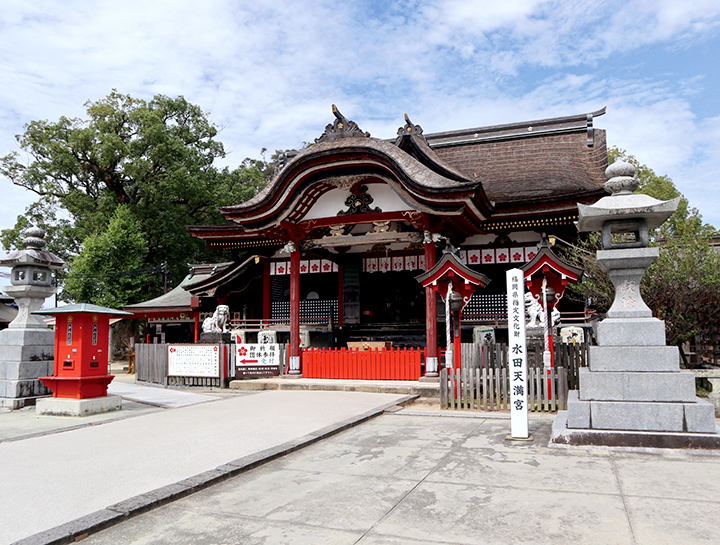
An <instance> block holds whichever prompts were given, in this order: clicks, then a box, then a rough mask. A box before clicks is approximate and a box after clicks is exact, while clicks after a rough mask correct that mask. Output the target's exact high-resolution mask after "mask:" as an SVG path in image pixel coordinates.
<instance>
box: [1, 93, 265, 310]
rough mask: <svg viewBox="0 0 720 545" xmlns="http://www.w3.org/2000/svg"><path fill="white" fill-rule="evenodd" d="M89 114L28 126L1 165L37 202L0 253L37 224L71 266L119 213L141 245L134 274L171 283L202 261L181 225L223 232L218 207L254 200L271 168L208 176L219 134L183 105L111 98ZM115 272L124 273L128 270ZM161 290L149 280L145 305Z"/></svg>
mask: <svg viewBox="0 0 720 545" xmlns="http://www.w3.org/2000/svg"><path fill="white" fill-rule="evenodd" d="M85 106H86V112H87V116H86V117H85V118H84V119H78V118H72V119H71V118H66V117H61V118H60V119H59V120H58V121H55V122H50V121H32V122H30V123H28V124H27V125H26V126H25V132H24V133H23V134H22V135H19V136H18V137H17V139H18V143H19V145H20V148H21V149H22V151H23V152H24V153H23V154H22V155H21V153H19V152H12V153H10V154H9V155H7V156H5V157H2V158H1V159H0V174H2V175H4V176H6V177H8V178H9V179H10V180H12V182H13V183H15V184H16V185H19V186H22V187H25V188H26V189H28V190H29V191H32V192H34V193H36V194H37V195H38V201H37V202H36V203H34V204H33V205H31V206H30V207H29V209H28V210H27V211H26V215H25V216H21V217H19V218H18V221H17V223H16V225H15V228H14V229H11V230H6V231H3V233H2V242H3V244H4V245H5V247H6V248H11V247H13V246H15V247H17V246H18V244H19V241H20V239H21V237H22V235H21V232H22V229H24V228H25V227H27V225H28V224H29V223H35V224H39V225H41V226H42V227H44V228H45V229H46V231H47V233H48V235H47V239H48V242H49V245H48V248H49V249H51V250H52V251H54V252H55V253H57V254H58V255H60V256H62V257H64V258H66V259H67V260H72V258H73V256H75V255H76V254H78V253H82V252H86V251H88V248H92V247H93V246H92V245H90V246H88V245H87V244H86V245H85V246H84V247H83V242H84V241H85V240H86V239H87V238H88V237H97V236H100V235H101V234H102V233H104V232H105V231H107V230H108V229H109V225H110V219H111V218H113V217H114V214H115V211H116V210H117V209H118V208H119V207H122V208H123V209H124V210H125V212H123V214H129V216H131V217H132V218H133V220H134V222H135V223H133V229H135V228H137V230H138V231H139V232H140V233H141V234H142V236H143V237H144V241H145V245H146V249H147V251H146V252H145V254H144V258H143V262H142V263H139V264H138V266H139V267H140V268H141V269H144V268H148V267H153V266H155V267H157V266H160V265H161V264H162V263H167V264H168V266H169V271H170V277H171V281H173V282H177V281H178V280H179V279H181V278H182V277H183V276H184V275H185V274H186V273H187V267H186V264H187V263H188V262H191V261H197V260H202V259H205V258H207V257H208V256H207V255H206V252H207V250H206V249H205V245H204V243H203V242H202V241H199V240H197V239H194V238H193V237H192V236H190V234H189V233H188V232H187V230H186V229H184V225H189V224H196V225H197V224H208V223H222V222H224V219H223V218H222V216H221V215H220V214H219V212H218V207H220V206H224V205H229V204H237V203H239V202H242V201H244V200H246V199H247V198H249V197H251V196H252V195H254V194H255V193H256V192H257V191H258V190H259V189H260V188H261V187H262V186H263V185H264V184H265V183H266V179H267V176H268V175H269V174H270V173H271V165H268V163H266V162H265V161H264V160H263V161H259V160H249V159H248V160H245V161H244V162H243V164H242V165H240V167H239V168H238V169H235V170H230V169H228V168H224V169H218V168H217V167H216V166H214V163H215V161H216V159H218V158H221V157H224V155H225V152H224V148H223V145H222V143H220V142H219V141H218V140H217V139H216V136H217V129H216V128H215V126H214V125H213V124H212V123H211V122H210V121H209V120H208V117H207V115H206V114H205V113H204V112H203V111H202V110H201V108H200V107H198V106H195V105H193V104H190V103H189V102H187V101H186V100H185V99H184V98H183V97H177V98H170V97H167V96H162V95H158V96H156V97H154V98H153V99H152V100H150V101H144V100H140V99H136V98H133V97H130V96H128V95H122V94H120V93H117V92H116V91H113V92H112V93H110V94H109V95H108V96H107V97H105V98H103V99H101V100H98V101H96V102H87V103H86V104H85ZM121 225H126V226H127V225H130V223H128V222H121ZM114 266H115V268H116V269H117V271H118V272H123V270H122V268H123V267H124V266H126V265H123V264H122V263H121V262H117V263H115V265H114ZM125 272H128V271H125ZM157 288H158V287H157V286H153V285H152V282H151V281H150V279H148V281H147V283H146V285H145V286H144V296H145V297H147V296H150V295H154V293H156V292H157Z"/></svg>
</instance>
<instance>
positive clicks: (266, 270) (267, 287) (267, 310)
mask: <svg viewBox="0 0 720 545" xmlns="http://www.w3.org/2000/svg"><path fill="white" fill-rule="evenodd" d="M271 295H272V284H271V279H270V260H269V259H266V260H265V261H264V262H263V320H264V321H265V323H266V324H269V323H270V320H271V319H272V299H271V297H270V296H271Z"/></svg>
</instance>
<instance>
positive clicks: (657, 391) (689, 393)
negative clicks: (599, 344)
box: [578, 367, 695, 403]
mask: <svg viewBox="0 0 720 545" xmlns="http://www.w3.org/2000/svg"><path fill="white" fill-rule="evenodd" d="M578 376H579V381H580V400H582V401H664V402H674V403H681V402H689V401H694V400H695V375H694V374H693V373H692V371H676V372H666V373H663V372H654V371H638V372H634V371H617V372H597V371H590V369H588V368H587V367H585V368H581V369H579V370H578Z"/></svg>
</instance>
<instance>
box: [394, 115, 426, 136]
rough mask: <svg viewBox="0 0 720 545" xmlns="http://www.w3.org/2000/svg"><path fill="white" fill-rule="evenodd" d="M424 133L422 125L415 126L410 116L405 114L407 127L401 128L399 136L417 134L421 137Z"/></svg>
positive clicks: (398, 131)
mask: <svg viewBox="0 0 720 545" xmlns="http://www.w3.org/2000/svg"><path fill="white" fill-rule="evenodd" d="M422 133H423V129H422V127H421V126H420V125H415V124H414V123H413V122H412V121H410V117H408V114H405V126H403V127H400V128H399V129H398V130H397V134H398V136H405V135H411V134H416V135H418V136H420V135H422Z"/></svg>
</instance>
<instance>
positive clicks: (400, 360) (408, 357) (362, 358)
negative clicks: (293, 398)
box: [302, 348, 425, 380]
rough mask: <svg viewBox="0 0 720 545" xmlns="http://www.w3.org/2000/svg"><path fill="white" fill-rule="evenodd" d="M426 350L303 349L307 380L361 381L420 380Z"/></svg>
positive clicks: (303, 362) (303, 372) (303, 373)
mask: <svg viewBox="0 0 720 545" xmlns="http://www.w3.org/2000/svg"><path fill="white" fill-rule="evenodd" d="M424 355H425V350H424V349H422V348H390V349H388V348H383V349H380V350H355V349H353V350H348V349H347V348H339V349H338V348H309V349H305V350H303V354H302V375H303V377H305V378H341V379H358V380H418V379H419V378H420V376H421V370H420V366H421V364H422V358H423V356H424Z"/></svg>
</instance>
